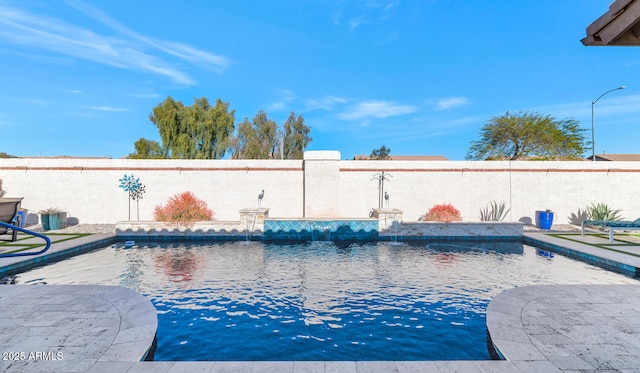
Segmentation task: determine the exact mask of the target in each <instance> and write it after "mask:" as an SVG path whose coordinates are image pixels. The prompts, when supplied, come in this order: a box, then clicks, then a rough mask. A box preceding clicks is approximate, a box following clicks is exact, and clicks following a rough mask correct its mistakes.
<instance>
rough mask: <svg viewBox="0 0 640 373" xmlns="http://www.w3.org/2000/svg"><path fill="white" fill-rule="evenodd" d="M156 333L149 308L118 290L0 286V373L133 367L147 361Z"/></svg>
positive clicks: (148, 304)
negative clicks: (113, 364) (120, 364)
mask: <svg viewBox="0 0 640 373" xmlns="http://www.w3.org/2000/svg"><path fill="white" fill-rule="evenodd" d="M157 327H158V320H157V316H156V310H155V308H154V307H153V305H152V304H151V302H149V300H147V299H146V298H145V297H143V296H142V295H140V294H138V293H136V292H134V291H132V290H129V289H125V288H122V287H117V286H97V285H0V336H1V337H0V353H1V354H2V355H1V356H0V371H3V372H46V373H48V372H85V371H87V370H88V369H90V368H92V367H93V366H95V365H96V364H97V363H100V362H109V363H108V364H111V363H110V362H112V361H120V362H131V363H132V364H133V363H134V362H137V361H140V360H142V359H144V358H145V357H146V356H147V352H148V351H149V349H150V347H151V346H152V344H153V340H154V337H155V334H156V329H157ZM114 368H115V367H114ZM113 371H114V372H115V371H117V369H115V370H113Z"/></svg>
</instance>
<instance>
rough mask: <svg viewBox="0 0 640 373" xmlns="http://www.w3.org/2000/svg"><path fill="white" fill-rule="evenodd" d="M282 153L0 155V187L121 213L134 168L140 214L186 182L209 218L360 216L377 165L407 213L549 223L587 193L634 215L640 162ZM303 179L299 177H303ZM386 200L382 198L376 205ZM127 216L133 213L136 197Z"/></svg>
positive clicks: (94, 215)
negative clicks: (486, 214)
mask: <svg viewBox="0 0 640 373" xmlns="http://www.w3.org/2000/svg"><path fill="white" fill-rule="evenodd" d="M331 158H332V159H328V160H319V159H311V158H310V159H308V160H307V161H287V160H127V159H114V160H110V159H49V158H11V159H0V178H1V179H2V180H3V188H4V190H5V191H6V195H5V196H6V197H24V200H23V204H22V206H23V207H24V208H26V209H28V210H29V211H30V212H32V213H36V212H37V211H38V210H41V209H45V208H48V207H57V208H60V209H62V210H64V211H66V212H67V213H68V214H69V216H70V217H71V218H75V219H77V221H78V222H79V223H114V222H116V221H123V220H127V219H128V213H127V206H128V201H129V200H128V195H127V193H126V192H124V191H123V190H122V189H120V188H119V187H118V185H119V182H118V179H120V178H121V177H122V176H123V175H125V174H133V175H134V176H136V177H139V178H140V181H141V183H142V184H144V185H145V186H146V191H147V192H146V194H145V195H144V198H143V199H142V200H141V201H140V220H152V219H153V209H154V207H155V206H156V205H158V204H164V203H166V202H167V200H168V198H169V197H170V196H172V195H174V194H176V193H179V192H183V191H187V190H188V191H191V192H193V193H194V194H195V195H196V196H197V197H199V198H201V199H203V200H205V201H206V202H207V203H208V205H209V207H210V208H212V209H213V210H214V211H215V212H216V215H215V217H216V218H217V219H218V220H238V219H239V210H241V209H243V208H254V207H257V203H258V200H257V196H258V194H259V193H260V191H261V190H262V189H264V190H265V197H264V200H263V202H262V206H263V207H267V208H269V216H270V217H271V218H291V217H302V216H303V213H304V210H305V199H306V203H307V205H306V208H307V209H308V210H309V211H307V212H308V213H309V214H312V215H314V216H333V215H336V217H342V218H366V217H368V216H369V212H370V211H371V210H372V209H373V208H376V207H378V189H377V187H378V183H377V181H375V180H373V181H372V180H371V178H372V177H373V175H374V174H375V173H377V172H381V171H385V173H386V174H388V175H390V176H392V177H391V180H390V181H387V182H385V190H386V191H387V192H388V193H389V195H390V197H391V198H390V205H389V206H390V207H391V208H397V209H400V210H403V212H404V213H403V218H404V221H415V220H417V219H418V217H419V216H421V215H423V214H424V213H425V212H426V211H427V210H428V209H429V208H430V207H431V206H433V205H435V204H439V203H451V204H453V205H454V206H455V207H456V208H458V209H459V210H460V211H461V213H462V217H463V220H464V221H478V220H479V209H480V208H482V207H484V206H485V205H487V204H488V203H489V201H491V200H496V201H498V202H506V203H507V205H508V206H509V207H511V212H510V215H509V217H508V218H507V219H506V220H508V221H514V222H516V221H525V222H526V221H527V219H530V220H531V221H535V211H536V210H544V209H551V210H553V211H554V212H555V213H556V219H557V220H556V223H562V224H564V223H567V222H568V216H569V215H570V214H571V213H575V212H576V211H577V209H578V208H584V207H586V206H587V205H588V204H589V203H597V202H603V203H606V204H608V205H609V206H611V207H613V208H616V209H621V210H622V215H623V216H624V217H625V218H628V219H636V218H638V217H640V198H638V194H637V189H638V186H639V185H640V162H509V161H500V162H476V161H405V162H402V161H340V160H338V159H335V158H333V157H331ZM305 180H306V181H305ZM385 207H386V205H385ZM131 217H132V219H133V220H136V209H135V202H132V205H131Z"/></svg>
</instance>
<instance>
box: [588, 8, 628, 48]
mask: <svg viewBox="0 0 640 373" xmlns="http://www.w3.org/2000/svg"><path fill="white" fill-rule="evenodd" d="M581 41H582V44H584V45H586V46H602V45H640V0H615V1H614V2H612V3H611V5H610V6H609V11H607V12H606V13H605V14H603V15H602V16H600V17H599V18H598V19H596V20H595V21H594V22H593V23H592V24H590V25H589V26H587V37H585V38H584V39H582V40H581Z"/></svg>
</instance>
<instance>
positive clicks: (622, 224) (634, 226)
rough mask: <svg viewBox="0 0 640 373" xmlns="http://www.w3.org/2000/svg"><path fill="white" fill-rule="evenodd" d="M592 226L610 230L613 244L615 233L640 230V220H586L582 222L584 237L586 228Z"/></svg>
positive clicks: (610, 240)
mask: <svg viewBox="0 0 640 373" xmlns="http://www.w3.org/2000/svg"><path fill="white" fill-rule="evenodd" d="M587 225H590V226H594V227H603V228H607V229H608V230H609V242H613V231H615V230H618V231H633V230H640V218H638V219H636V220H634V221H630V220H619V221H615V220H585V221H583V222H582V226H581V232H582V236H584V229H585V226H587Z"/></svg>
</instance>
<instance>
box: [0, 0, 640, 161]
mask: <svg viewBox="0 0 640 373" xmlns="http://www.w3.org/2000/svg"><path fill="white" fill-rule="evenodd" d="M610 2H611V1H610V0H597V1H596V0H563V1H557V0H523V1H504V0H487V1H477V0H431V1H429V0H415V1H404V0H362V1H360V0H317V1H316V0H309V1H303V0H278V1H258V0H255V1H238V0H216V1H208V0H189V1H183V2H176V1H158V0H136V1H130V0H126V1H125V0H110V1H97V0H94V1H89V0H86V1H75V0H72V1H58V0H51V1H49V0H24V1H4V0H0V71H2V74H1V76H2V80H1V81H0V131H1V133H2V135H1V136H0V152H6V153H9V154H12V155H17V156H58V155H69V156H110V157H113V158H120V157H124V156H126V155H128V154H129V153H132V152H133V151H134V148H133V144H134V142H135V141H136V140H138V139H139V138H141V137H144V138H147V139H152V140H158V141H159V140H160V137H159V135H158V131H157V128H156V127H155V126H154V125H153V124H152V123H151V122H150V121H149V113H151V111H152V109H153V107H154V106H156V105H158V104H159V103H160V102H162V101H163V100H164V99H165V98H166V97H167V96H171V97H173V98H174V99H176V100H180V101H182V102H183V103H185V104H186V105H191V104H192V103H193V99H194V98H196V97H207V98H209V100H210V101H212V102H213V101H215V99H216V98H221V99H222V100H223V101H225V102H229V103H230V104H231V107H232V108H233V109H234V110H235V116H236V123H239V122H240V121H241V120H242V119H243V118H244V117H249V118H251V117H253V116H254V115H255V114H256V113H257V112H258V110H261V109H262V110H264V111H266V112H267V114H268V116H269V118H271V119H273V120H275V121H276V122H278V123H279V124H280V123H282V122H283V121H284V120H285V119H286V118H287V116H288V114H289V112H290V111H295V112H296V113H297V114H301V115H303V116H304V118H305V120H306V123H307V125H309V126H310V127H311V135H312V137H313V142H312V143H311V144H310V146H309V147H308V150H339V151H340V152H341V155H342V158H343V159H351V158H353V156H354V155H359V154H369V153H370V152H371V150H372V149H374V148H378V147H380V146H382V145H386V146H387V147H389V148H391V154H392V155H394V154H395V155H444V156H446V157H447V158H449V159H452V160H461V159H464V156H465V155H466V153H467V150H468V148H469V145H470V143H471V141H473V140H476V139H478V137H479V134H480V129H481V127H482V126H483V125H484V124H485V123H486V122H487V121H488V120H489V119H490V118H491V117H493V116H499V115H502V114H504V113H505V112H506V111H510V112H514V111H518V110H532V111H537V112H540V113H542V114H550V115H553V116H555V117H556V118H558V119H564V118H573V119H576V120H578V121H579V122H580V123H581V126H582V127H583V128H585V129H587V130H588V132H586V134H587V137H588V138H589V139H590V138H591V132H590V131H591V101H593V100H595V99H596V98H597V97H598V96H599V95H600V94H602V93H603V92H605V91H607V90H609V89H613V88H616V87H618V86H621V85H626V86H627V89H624V90H620V91H615V92H612V93H609V94H607V95H606V96H604V97H603V98H601V99H600V100H599V101H598V102H597V103H596V105H595V118H596V151H597V152H598V153H601V152H603V151H604V152H606V153H640V142H639V141H638V139H640V126H639V125H638V119H640V73H639V71H640V47H585V46H583V45H582V44H581V43H580V39H582V38H583V37H584V36H585V29H586V27H587V26H588V25H589V24H590V23H591V22H593V21H594V20H595V19H596V18H598V17H599V16H600V15H602V14H603V13H604V12H606V11H607V9H608V6H609V3H610ZM585 155H588V154H585Z"/></svg>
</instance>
